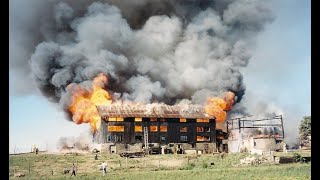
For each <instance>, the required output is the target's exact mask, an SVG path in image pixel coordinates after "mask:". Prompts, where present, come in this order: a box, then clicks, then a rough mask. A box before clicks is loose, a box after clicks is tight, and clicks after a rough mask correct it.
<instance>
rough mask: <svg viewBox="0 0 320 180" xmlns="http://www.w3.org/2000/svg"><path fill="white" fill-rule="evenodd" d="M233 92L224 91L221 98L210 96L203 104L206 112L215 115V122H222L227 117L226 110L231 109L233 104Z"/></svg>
mask: <svg viewBox="0 0 320 180" xmlns="http://www.w3.org/2000/svg"><path fill="white" fill-rule="evenodd" d="M234 98H235V94H234V93H233V92H230V91H228V92H226V93H225V94H224V96H223V98H219V97H211V98H208V101H207V104H206V105H205V107H204V108H205V111H206V113H208V114H210V115H213V116H215V117H216V121H217V122H222V123H223V122H224V121H225V120H226V118H227V112H226V111H229V110H231V109H232V106H233V104H234Z"/></svg>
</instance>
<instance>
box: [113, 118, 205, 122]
mask: <svg viewBox="0 0 320 180" xmlns="http://www.w3.org/2000/svg"><path fill="white" fill-rule="evenodd" d="M108 121H113V122H116V121H124V118H123V117H109V118H108ZM134 121H135V122H141V121H142V118H139V117H136V118H134ZM150 121H151V122H156V121H157V118H150ZM160 121H161V122H166V119H164V118H161V119H160ZM179 122H187V119H186V118H180V119H179ZM196 122H199V123H208V122H209V119H201V118H198V119H196Z"/></svg>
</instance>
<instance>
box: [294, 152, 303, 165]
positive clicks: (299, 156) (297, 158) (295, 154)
mask: <svg viewBox="0 0 320 180" xmlns="http://www.w3.org/2000/svg"><path fill="white" fill-rule="evenodd" d="M293 159H294V160H295V161H296V162H300V163H305V162H306V159H305V158H303V157H302V156H301V155H300V154H299V153H296V152H295V153H293Z"/></svg>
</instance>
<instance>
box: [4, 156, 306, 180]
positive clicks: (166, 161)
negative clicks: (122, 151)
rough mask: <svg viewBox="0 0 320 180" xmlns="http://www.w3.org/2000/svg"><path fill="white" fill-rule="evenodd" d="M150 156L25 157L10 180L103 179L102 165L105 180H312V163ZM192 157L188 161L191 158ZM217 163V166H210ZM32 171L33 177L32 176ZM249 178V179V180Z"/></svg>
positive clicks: (13, 166) (14, 164)
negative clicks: (73, 173) (73, 170)
mask: <svg viewBox="0 0 320 180" xmlns="http://www.w3.org/2000/svg"><path fill="white" fill-rule="evenodd" d="M189 156H190V155H150V156H146V157H143V158H128V159H126V158H122V157H120V156H118V155H107V154H104V155H99V156H98V158H99V160H94V156H93V155H92V154H78V155H76V154H68V155H63V154H39V155H38V156H35V155H34V154H23V155H10V156H9V176H10V179H21V178H15V177H14V171H15V172H16V173H17V172H20V173H24V174H25V175H26V176H25V177H24V178H23V179H68V178H69V176H70V174H63V169H64V168H69V167H71V165H72V163H76V165H77V179H99V178H102V176H101V174H102V172H101V170H100V165H101V164H102V162H103V161H104V160H106V161H107V162H108V164H109V169H108V176H107V177H105V178H106V179H139V180H141V179H183V180H186V179H199V178H201V179H212V177H215V178H214V179H224V180H225V179H234V178H236V179H310V177H311V172H310V171H311V163H309V164H300V163H294V164H287V165H268V166H257V167H233V165H234V164H237V163H239V160H240V159H241V158H243V157H246V156H247V154H229V155H227V156H225V157H223V158H222V157H221V156H220V155H201V156H198V157H197V156H192V157H189ZM188 157H189V158H188ZM212 163H214V165H211V164H212ZM29 167H30V173H29ZM52 171H53V175H52ZM248 177H249V178H248Z"/></svg>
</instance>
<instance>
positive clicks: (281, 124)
mask: <svg viewBox="0 0 320 180" xmlns="http://www.w3.org/2000/svg"><path fill="white" fill-rule="evenodd" d="M280 121H281V126H282V138H283V139H284V128H283V119H282V115H280Z"/></svg>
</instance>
